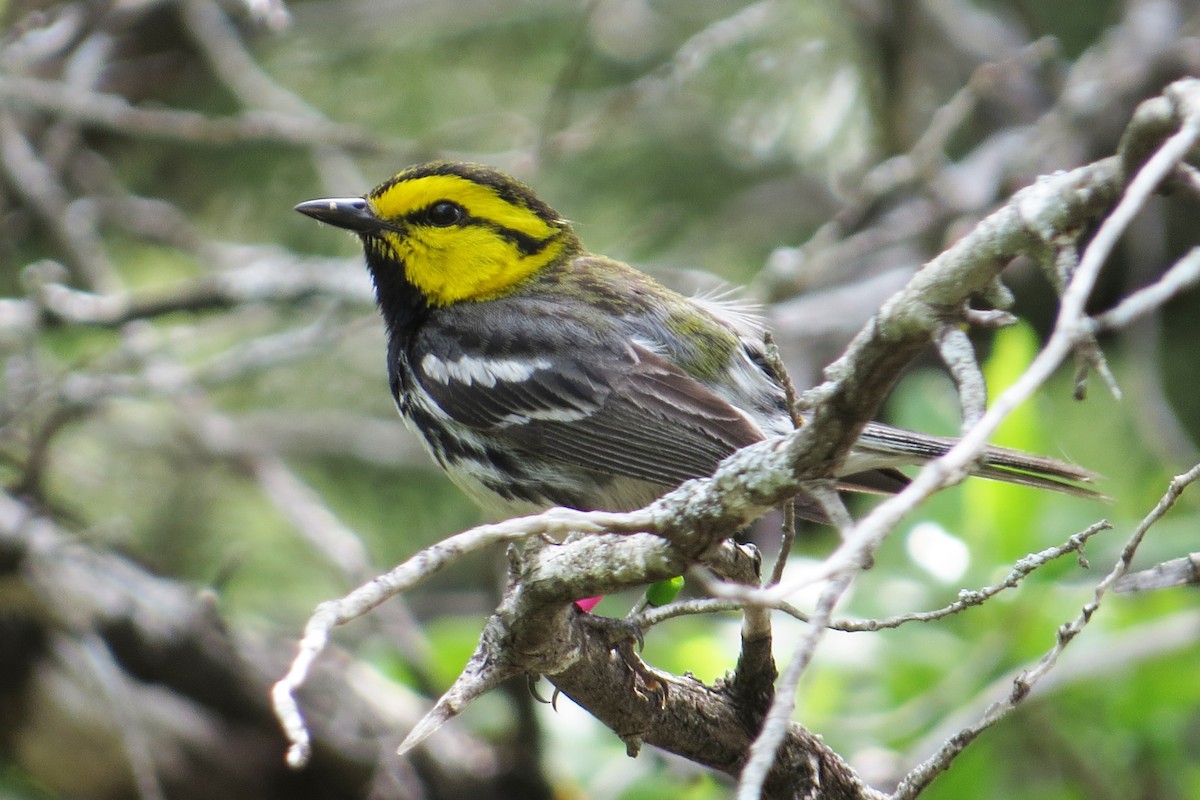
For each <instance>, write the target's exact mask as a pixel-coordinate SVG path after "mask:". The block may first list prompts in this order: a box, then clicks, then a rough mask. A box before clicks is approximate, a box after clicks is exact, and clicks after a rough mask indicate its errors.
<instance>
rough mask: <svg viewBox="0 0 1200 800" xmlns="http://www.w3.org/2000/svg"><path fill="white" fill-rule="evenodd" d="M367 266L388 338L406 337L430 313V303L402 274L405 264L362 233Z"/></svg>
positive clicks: (397, 339) (401, 340) (410, 334)
mask: <svg viewBox="0 0 1200 800" xmlns="http://www.w3.org/2000/svg"><path fill="white" fill-rule="evenodd" d="M363 246H364V247H363V249H364V250H365V251H366V256H367V269H368V270H369V271H370V273H371V280H372V281H374V283H375V300H376V302H377V303H378V304H379V313H380V314H381V315H382V316H383V322H384V325H385V326H387V333H388V340H389V341H392V340H396V341H400V342H403V341H405V340H407V339H409V338H410V337H411V336H412V334H413V333H414V332H415V331H416V329H417V328H419V327H420V326H421V324H422V323H424V322H425V318H426V317H428V316H429V310H430V306H429V303H427V302H426V301H425V298H424V296H423V295H422V294H421V292H420V291H419V290H418V289H417V288H416V287H415V286H413V285H412V284H411V283H409V282H408V280H407V279H406V278H405V277H404V264H403V263H402V262H399V261H396V260H395V259H392V258H388V257H385V256H383V255H382V254H381V253H379V251H378V250H377V249H376V247H375V246H374V243H373V242H371V241H370V240H369V239H367V238H366V237H364V241H363Z"/></svg>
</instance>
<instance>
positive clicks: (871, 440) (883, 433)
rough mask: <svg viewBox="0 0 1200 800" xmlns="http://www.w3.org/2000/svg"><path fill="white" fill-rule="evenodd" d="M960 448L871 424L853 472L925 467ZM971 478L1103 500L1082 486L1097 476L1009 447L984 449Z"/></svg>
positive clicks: (858, 449) (859, 445)
mask: <svg viewBox="0 0 1200 800" xmlns="http://www.w3.org/2000/svg"><path fill="white" fill-rule="evenodd" d="M957 443H958V440H957V439H951V438H947V437H943V436H930V435H928V434H924V433H915V432H913V431H906V430H902V429H900V428H893V427H891V426H890V425H884V424H882V423H878V422H872V423H869V424H868V425H867V427H866V428H865V429H864V430H863V433H862V436H861V437H860V438H859V440H858V443H857V444H856V445H855V448H854V454H853V455H852V457H851V462H852V468H853V470H854V471H855V472H856V473H857V472H860V471H866V470H868V469H871V468H875V469H878V468H881V467H882V468H887V467H893V468H894V467H895V466H898V465H902V464H923V463H925V462H926V461H931V460H933V459H935V458H939V457H941V456H943V455H945V454H946V453H947V452H948V451H949V450H950V448H951V447H953V446H954V445H955V444H957ZM971 474H972V475H976V476H978V477H981V478H988V479H990V480H995V481H1004V482H1006V483H1014V484H1017V485H1020V486H1032V487H1033V488H1035V489H1048V490H1050V491H1054V492H1062V493H1063V494H1070V495H1074V496H1076V497H1089V498H1093V499H1104V495H1102V494H1100V493H1099V492H1097V491H1095V490H1094V489H1090V488H1088V487H1086V486H1079V485H1077V484H1080V483H1092V482H1094V481H1095V480H1096V479H1097V478H1098V477H1099V476H1097V475H1096V473H1094V472H1091V471H1090V470H1086V469H1084V468H1083V467H1079V466H1076V465H1075V464H1069V463H1067V462H1065V461H1059V460H1058V459H1055V458H1048V457H1046V456H1039V455H1033V454H1032V453H1025V452H1022V451H1020V450H1012V449H1010V448H1007V447H996V446H994V445H989V446H988V447H987V449H986V450H984V454H983V464H982V465H980V466H979V467H977V468H975V469H974V470H972V472H971ZM867 488H868V490H869V489H870V488H873V487H867Z"/></svg>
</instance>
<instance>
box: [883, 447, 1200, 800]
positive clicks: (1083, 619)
mask: <svg viewBox="0 0 1200 800" xmlns="http://www.w3.org/2000/svg"><path fill="white" fill-rule="evenodd" d="M1197 479H1200V464H1197V465H1196V466H1194V467H1192V468H1191V469H1190V470H1188V471H1187V472H1185V473H1183V474H1182V475H1176V476H1175V477H1174V478H1172V479H1171V482H1170V484H1169V485H1168V487H1167V491H1166V493H1165V494H1163V496H1162V497H1161V498H1160V499H1159V501H1158V503H1156V504H1155V506H1154V508H1153V509H1152V510H1151V511H1150V513H1148V514H1147V515H1146V516H1145V517H1144V518H1143V519H1142V521H1141V522H1140V523H1138V526H1137V527H1136V528H1135V529H1134V531H1133V533H1132V534H1131V535H1130V537H1129V539H1128V541H1126V543H1125V546H1124V547H1123V548H1122V550H1121V555H1120V556H1119V557H1118V558H1117V561H1116V563H1114V564H1113V567H1112V569H1111V570H1110V571H1109V572H1108V574H1107V575H1105V576H1104V578H1103V579H1102V580H1101V581H1100V582H1099V583H1098V584H1096V587H1095V589H1094V590H1093V592H1092V599H1091V600H1090V601H1088V602H1087V603H1085V604H1084V606H1083V608H1082V609H1080V612H1079V614H1078V615H1077V616H1076V617H1075V619H1073V620H1071V621H1070V622H1068V623H1066V624H1064V625H1063V626H1062V627H1060V628H1059V629H1058V637H1057V640H1056V641H1055V643H1054V646H1053V647H1051V648H1050V650H1048V651H1047V652H1046V654H1045V655H1043V656H1042V658H1041V659H1040V660H1039V661H1038V663H1037V664H1036V665H1035V666H1033V667H1032V668H1030V669H1027V670H1022V671H1021V673H1020V674H1019V675H1018V676H1017V677H1016V678H1014V679H1013V681H1012V685H1011V689H1010V691H1009V694H1008V696H1007V697H1005V698H1003V699H1002V700H997V701H996V702H994V703H992V704H991V705H990V706H989V707H988V708H987V709H986V710H985V711H984V713H983V716H982V717H981V718H980V719H979V720H978V721H977V722H975V723H973V724H972V725H969V726H967V727H966V728H964V729H962V730H961V731H959V732H958V733H956V734H955V735H954V736H952V737H950V739H949V741H947V742H946V743H945V744H944V745H943V746H942V747H941V748H940V749H939V750H938V751H937V752H936V753H934V754H933V755H932V756H930V757H929V758H928V759H927V760H925V761H924V762H923V763H921V764H920V765H918V766H917V767H915V768H913V769H912V770H911V771H910V772H909V773H908V774H907V775H905V776H904V779H903V780H902V781H901V782H900V784H899V786H898V787H897V789H896V791H895V793H894V794H893V795H892V798H891V800H913V798H915V797H917V796H918V795H919V794H920V793H921V792H922V791H924V789H925V787H927V786H928V785H929V783H930V782H931V781H932V780H933V779H934V778H935V777H936V776H937V775H940V774H941V773H942V772H945V771H946V769H947V768H948V767H949V766H950V764H951V762H953V761H954V759H955V758H956V757H957V756H958V754H959V753H961V752H962V751H963V750H964V749H965V748H966V747H967V745H969V744H970V743H971V742H972V741H974V740H975V739H976V738H977V737H978V736H979V734H981V733H983V732H984V731H985V730H987V729H988V728H990V727H991V726H992V725H994V724H996V723H997V722H999V721H1000V720H1002V719H1004V717H1006V716H1008V714H1010V713H1011V712H1012V711H1013V710H1014V709H1015V708H1016V707H1017V705H1019V704H1020V703H1021V702H1022V701H1024V700H1025V698H1027V697H1028V696H1029V694H1030V692H1031V691H1032V690H1033V688H1034V686H1036V685H1037V684H1038V682H1039V681H1041V680H1042V679H1043V678H1044V677H1045V676H1046V675H1047V674H1049V673H1050V671H1051V670H1052V669H1053V668H1054V666H1055V664H1057V662H1058V659H1059V657H1060V656H1061V655H1062V653H1063V651H1064V650H1065V649H1066V648H1067V646H1068V645H1069V644H1070V643H1071V642H1072V641H1073V640H1074V639H1075V637H1076V636H1078V635H1079V633H1080V632H1081V631H1082V630H1083V629H1084V628H1085V627H1086V626H1087V624H1088V623H1089V622H1090V621H1091V620H1092V618H1093V617H1094V616H1095V614H1096V611H1098V610H1099V608H1100V604H1101V602H1102V601H1103V599H1104V596H1105V594H1106V593H1107V592H1108V590H1109V589H1110V588H1112V587H1113V585H1114V584H1116V582H1117V581H1119V580H1120V578H1121V576H1123V575H1124V574H1125V573H1126V572H1127V571H1128V569H1129V564H1130V563H1131V562H1132V561H1133V557H1134V555H1135V554H1136V553H1137V549H1138V547H1139V546H1140V545H1141V543H1142V541H1143V539H1144V538H1145V536H1146V534H1147V532H1149V530H1150V528H1151V527H1152V526H1153V525H1154V524H1155V523H1156V522H1158V521H1159V520H1160V519H1162V517H1163V516H1164V515H1165V514H1166V513H1167V512H1168V511H1169V510H1170V509H1171V507H1172V506H1174V505H1175V502H1176V501H1177V500H1178V499H1179V496H1180V495H1181V494H1183V491H1184V489H1186V488H1187V487H1188V486H1189V485H1191V484H1192V483H1193V482H1195V481H1196V480H1197Z"/></svg>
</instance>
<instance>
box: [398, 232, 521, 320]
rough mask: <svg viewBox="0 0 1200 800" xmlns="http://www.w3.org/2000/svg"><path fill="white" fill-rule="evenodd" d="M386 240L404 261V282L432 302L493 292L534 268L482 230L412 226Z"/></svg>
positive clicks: (484, 296)
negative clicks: (410, 228) (405, 233)
mask: <svg viewBox="0 0 1200 800" xmlns="http://www.w3.org/2000/svg"><path fill="white" fill-rule="evenodd" d="M386 238H387V241H388V244H389V246H391V247H392V249H394V250H395V251H396V254H397V255H398V256H399V257H400V260H401V261H403V262H404V268H405V277H406V278H407V279H408V282H409V283H411V284H413V285H414V286H416V287H417V288H418V289H420V290H421V292H422V293H423V294H424V295H425V296H426V297H427V298H428V299H429V301H430V302H431V303H432V304H434V305H446V304H448V303H455V302H459V301H462V300H483V299H487V298H490V297H494V296H497V295H498V294H502V293H503V292H504V291H505V290H506V289H508V288H509V287H510V286H511V285H512V284H513V283H514V282H515V281H517V280H520V279H521V278H523V277H525V275H527V274H528V273H529V272H530V271H532V267H533V265H530V264H527V263H525V260H524V259H521V258H520V257H519V255H518V253H517V252H516V248H515V247H514V246H513V245H512V244H511V243H509V242H507V241H505V240H504V239H502V238H499V237H497V236H496V235H495V233H494V232H492V231H489V230H487V229H485V228H471V227H467V228H450V229H446V230H414V231H410V232H409V235H408V236H405V237H399V236H396V235H392V234H386Z"/></svg>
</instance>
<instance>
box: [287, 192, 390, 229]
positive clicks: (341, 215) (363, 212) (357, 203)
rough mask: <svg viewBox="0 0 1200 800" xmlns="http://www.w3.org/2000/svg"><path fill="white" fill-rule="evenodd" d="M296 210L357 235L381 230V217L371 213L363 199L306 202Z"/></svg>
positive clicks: (331, 199)
mask: <svg viewBox="0 0 1200 800" xmlns="http://www.w3.org/2000/svg"><path fill="white" fill-rule="evenodd" d="M296 210H297V211H299V212H300V213H301V214H304V215H305V216H307V217H312V218H313V219H315V220H319V221H321V222H325V223H328V224H330V225H336V226H337V227H339V228H345V229H346V230H348V231H354V232H355V233H369V232H371V231H377V230H379V228H380V224H379V217H377V216H375V214H374V213H373V212H372V211H371V207H370V206H369V205H367V201H366V200H365V199H364V198H362V197H326V198H323V199H321V200H305V201H304V202H303V203H301V204H300V205H298V206H296Z"/></svg>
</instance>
